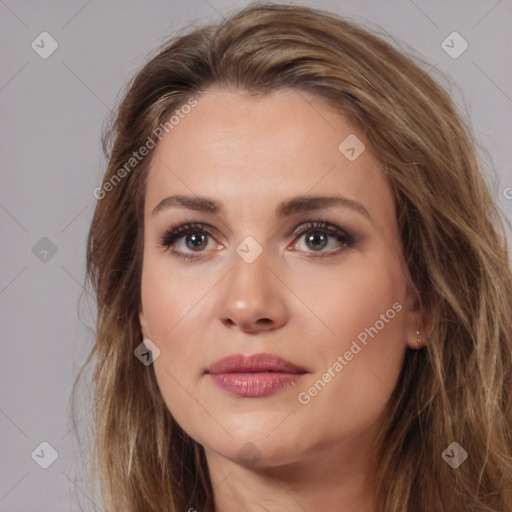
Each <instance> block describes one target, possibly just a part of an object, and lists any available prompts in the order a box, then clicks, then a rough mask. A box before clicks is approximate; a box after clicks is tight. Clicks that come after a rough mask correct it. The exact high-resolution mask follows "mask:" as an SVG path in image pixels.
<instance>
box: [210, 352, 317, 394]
mask: <svg viewBox="0 0 512 512" xmlns="http://www.w3.org/2000/svg"><path fill="white" fill-rule="evenodd" d="M205 373H206V374H208V375H210V377H211V378H212V379H213V381H214V382H215V384H216V385H217V386H218V387H220V388H221V389H223V390H224V391H227V392H229V393H231V394H234V395H237V396H242V397H245V398H258V397H264V396H268V395H270V394H272V393H274V392H276V391H278V390H279V389H284V388H289V387H294V386H296V385H297V382H298V381H299V380H300V379H301V378H302V377H303V375H305V374H307V373H309V372H308V371H307V370H306V369H305V368H302V367H300V366H298V365H295V364H293V363H291V362H290V361H287V360H285V359H283V358H281V357H279V356H275V355H273V354H252V355H250V356H245V355H243V354H233V355H230V356H227V357H224V358H222V359H219V360H218V361H217V362H215V363H214V364H213V365H211V366H210V367H209V368H208V369H207V370H206V372H205Z"/></svg>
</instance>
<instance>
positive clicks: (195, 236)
mask: <svg viewBox="0 0 512 512" xmlns="http://www.w3.org/2000/svg"><path fill="white" fill-rule="evenodd" d="M188 239H189V241H190V242H192V244H193V245H192V246H191V249H201V245H204V240H205V235H203V234H199V236H198V234H197V233H193V234H191V235H189V236H188ZM196 242H199V243H198V244H197V245H196Z"/></svg>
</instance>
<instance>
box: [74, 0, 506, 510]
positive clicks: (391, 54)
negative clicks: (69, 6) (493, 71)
mask: <svg viewBox="0 0 512 512" xmlns="http://www.w3.org/2000/svg"><path fill="white" fill-rule="evenodd" d="M414 60H415V58H414V57H412V56H409V55H406V54H405V53H404V52H403V51H398V50H396V49H395V48H394V46H393V45H392V44H391V43H388V42H386V41H385V40H384V38H383V37H382V36H381V35H378V34H377V33H376V32H375V33H373V32H372V31H371V30H370V29H363V28H362V27H360V26H358V25H357V24H355V23H353V22H351V21H349V20H347V19H344V18H342V17H340V16H338V15H336V14H333V13H331V12H327V11H324V10H319V9H311V8H306V7H298V6H292V5H282V4H279V5H277V4H268V3H267V4H258V3H256V4H251V5H249V6H248V7H246V8H244V9H243V10H241V11H240V12H238V13H235V14H234V15H232V16H231V17H230V18H229V19H227V20H225V21H223V22H220V23H212V24H209V25H205V26H203V27H200V28H194V29H193V30H190V31H189V32H187V33H186V34H181V35H179V36H176V37H175V38H173V39H172V40H170V41H168V42H167V43H166V44H165V45H164V46H163V47H162V48H160V49H159V50H158V52H157V53H156V55H155V56H153V57H152V58H151V60H149V62H148V63H147V64H145V66H144V67H143V68H142V69H141V70H140V72H138V73H137V74H136V75H135V76H134V78H133V79H132V80H131V82H130V84H129V86H128V87H127V90H126V92H125V94H124V96H123V98H122V100H121V101H120V104H119V105H118V107H117V108H116V115H115V117H114V118H113V119H112V122H111V125H110V127H109V130H108V131H107V132H106V133H105V135H104V150H105V155H106V157H107V159H108V167H107V169H106V173H105V176H104V179H103V184H102V187H101V191H100V193H98V194H97V197H99V199H98V201H97V205H96V209H95V212H94V217H93V219H92V223H91V226H90V231H89V236H88V248H87V278H88V279H89V280H90V283H91V284H92V287H93V290H94V293H95V297H96V300H97V324H96V333H95V344H94V346H93V348H92V350H91V352H90V354H89V357H88V358H87V360H86V361H85V363H84V365H83V367H82V369H81V371H80V373H79V374H78V376H77V382H78V380H79V378H80V375H81V374H82V371H83V370H84V369H85V368H86V367H87V366H88V365H89V363H90V362H91V361H93V360H94V363H95V366H94V374H93V379H92V383H93V391H94V428H95V437H94V447H93V458H92V465H91V472H90V473H91V481H96V480H95V479H96V478H97V479H98V480H99V481H100V482H101V494H102V499H103V500H104V503H105V506H106V510H108V511H109V512H118V511H119V512H120V511H121V510H122V511H123V512H127V511H128V512H135V511H144V512H149V511H155V512H157V511H158V512H163V511H180V512H182V511H186V510H188V509H189V508H194V509H196V510H198V511H206V510H214V506H213V490H212V485H211V482H210V479H209V476H208V471H207V466H206V459H205V455H204V450H203V448H202V446H200V445H198V443H196V442H195V441H194V440H193V439H191V438H190V437H189V436H188V435H187V434H186V432H184V431H183V430H182V429H181V428H180V427H179V425H178V424H177V423H176V422H175V421H174V419H173V417H172V415H171V413H170V412H169V410H168V409H167V407H166V405H165V403H164V401H163V398H162V396H161V394H160V391H159V388H158V385H157V382H156V378H155V374H154V370H153V368H152V366H145V365H143V364H141V363H140V362H139V361H138V360H137V359H136V358H135V357H134V353H133V352H134V349H135V348H136V347H137V346H138V345H139V344H140V343H141V341H142V335H141V331H140V325H139V319H138V308H139V306H140V302H141V296H140V284H141V266H142V253H143V236H142V235H143V230H144V222H143V208H144V195H145V183H146V176H147V172H148V168H149V164H150V162H151V154H152V153H151V151H150V152H149V154H148V155H147V156H146V157H145V158H143V159H141V160H140V162H139V161H137V163H136V164H134V163H133V162H131V164H130V165H129V166H127V162H130V158H132V157H133V154H134V152H137V151H139V149H140V148H141V147H142V146H144V145H148V141H149V139H150V138H153V139H154V138H155V134H156V133H159V132H158V127H159V126H162V125H165V123H166V122H167V123H169V119H170V116H171V115H173V114H174V113H175V112H176V111H178V109H179V108H182V107H183V106H184V105H186V104H187V103H189V104H190V101H191V99H194V98H199V97H200V95H201V93H202V92H203V91H205V90H206V89H207V88H208V87H210V86H213V85H215V86H218V87H223V88H225V89H228V90H233V91H247V92H249V93H251V94H253V95H259V96H264V95H265V94H267V93H269V92H272V91H275V90H278V89H282V88H293V89H295V90H297V91H305V92H309V93H313V94H316V95H317V96H319V97H321V98H324V99H326V100H328V101H329V102H330V103H331V104H332V105H333V106H334V107H336V108H338V109H339V111H340V112H341V113H342V114H343V115H345V116H348V118H350V120H351V121H352V122H354V123H356V125H357V126H358V127H359V128H360V130H361V132H362V133H363V134H364V135H365V137H366V140H367V141H368V144H369V145H370V147H371V150H372V152H373V154H374V155H375V157H376V158H377V159H378V160H379V162H380V163H381V165H382V169H383V170H384V171H385V173H386V175H387V178H388V180H389V183H390V184H391V185H392V188H393V190H394V194H395V201H396V207H397V212H398V215H397V221H398V226H399V229H400V233H401V238H402V243H403V251H404V256H405V261H406V263H407V265H408V268H409V271H410V276H411V279H412V286H413V290H414V292H415V293H416V295H417V297H418V300H419V304H420V306H421V308H422V309H423V310H424V311H425V312H426V314H428V315H429V317H430V318H432V330H431V332H430V333H429V335H428V340H427V341H426V347H425V349H423V350H417V351H416V350H410V349H407V352H406V357H405V360H404V365H403V369H402V372H401V375H400V377H399V380H398V382H397V385H396V388H395V390H394V392H393V396H392V397H391V400H390V401H389V404H388V409H387V415H386V417H387V420H386V424H385V428H384V429H383V430H382V431H381V434H380V436H379V439H378V440H377V441H378V443H377V446H378V450H377V452H376V453H377V456H376V459H377V461H378V463H377V464H376V466H375V468H374V473H373V474H372V475H370V478H371V481H372V483H373V486H374V488H375V492H376V496H377V503H378V504H379V512H381V511H385V512H404V511H408V512H420V511H427V510H429V511H436V512H468V511H469V510H471V511H488V512H505V511H506V510H508V511H510V510H512V492H511V490H512V362H511V352H512V314H511V313H512V275H511V268H510V261H509V254H508V252H507V242H506V232H505V222H508V221H506V220H505V219H504V217H503V215H502V214H501V212H500V211H499V210H498V208H497V206H496V204H495V203H494V201H493V198H492V197H491V195H490V193H489V191H488V188H487V184H486V182H485V180H484V177H483V172H482V170H483V168H484V164H483V162H482V161H481V159H480V157H479V155H478V153H477V152H476V149H475V148H476V142H475V140H474V137H473V135H472V131H471V128H470V127H469V125H468V124H467V123H466V121H464V120H463V116H462V114H461V113H459V112H458V111H457V108H456V107H455V105H454V103H453V101H452V100H451V98H450V96H449V94H448V93H447V92H446V91H445V90H444V88H443V87H442V86H440V85H439V83H438V82H437V81H436V80H434V79H433V78H432V77H431V76H430V75H429V73H428V71H427V70H426V69H424V68H425V66H423V65H422V64H420V63H419V62H418V63H416V62H414ZM167 126H168V128H169V127H170V126H171V125H169V124H168V125H167ZM156 142H158V141H156ZM120 169H124V172H121V171H120ZM77 382H75V387H76V384H77ZM74 391H75V388H74ZM452 442H457V443H458V444H459V445H461V446H462V447H463V448H464V449H465V450H466V452H467V453H468V458H467V460H465V461H464V463H462V464H461V465H460V466H459V467H458V468H456V469H453V468H452V467H450V466H449V465H448V464H447V463H446V462H445V461H444V460H443V458H442V453H443V451H444V450H445V449H446V448H447V447H448V446H449V445H450V444H451V443H452Z"/></svg>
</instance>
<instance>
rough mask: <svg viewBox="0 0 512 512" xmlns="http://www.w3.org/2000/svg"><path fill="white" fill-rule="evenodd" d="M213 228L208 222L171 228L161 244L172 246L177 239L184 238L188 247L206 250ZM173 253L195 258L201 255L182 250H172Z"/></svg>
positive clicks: (196, 250) (180, 256)
mask: <svg viewBox="0 0 512 512" xmlns="http://www.w3.org/2000/svg"><path fill="white" fill-rule="evenodd" d="M213 231H214V230H213V228H210V227H209V226H207V225H206V224H201V223H193V224H183V225H181V226H177V227H172V228H170V229H169V230H168V231H167V232H166V233H165V234H164V235H163V237H162V238H161V239H160V241H159V245H160V246H162V247H165V248H170V247H171V246H172V245H175V242H176V241H179V240H180V239H182V238H183V239H184V242H185V245H186V248H188V249H191V250H192V251H194V252H204V251H203V248H204V247H206V246H207V245H208V237H209V236H211V233H212V232H213ZM172 253H173V254H174V256H176V257H177V258H185V259H194V258H198V257H199V256H200V255H199V254H198V255H194V254H190V253H186V252H182V251H181V250H172Z"/></svg>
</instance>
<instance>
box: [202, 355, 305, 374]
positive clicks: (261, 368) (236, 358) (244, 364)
mask: <svg viewBox="0 0 512 512" xmlns="http://www.w3.org/2000/svg"><path fill="white" fill-rule="evenodd" d="M267 371H273V372H281V373H307V371H306V370H305V369H304V368H302V367H300V366H297V365H295V364H293V363H291V362H290V361H287V360H285V359H283V358H282V357H279V356H276V355H273V354H251V355H244V354H231V355H229V356H226V357H223V358H222V359H219V360H218V361H216V362H215V363H213V364H212V365H211V366H209V367H208V369H207V370H206V373H211V374H214V375H215V374H219V373H250V372H267Z"/></svg>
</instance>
